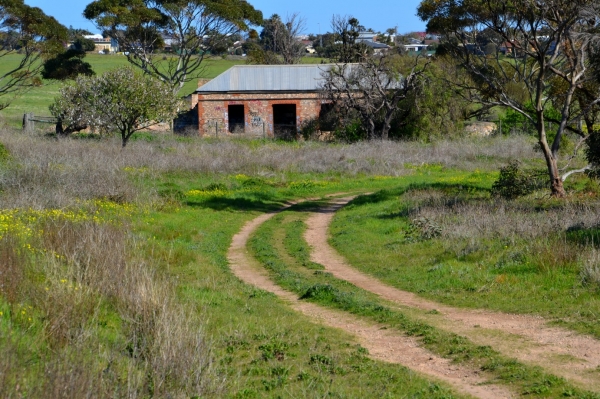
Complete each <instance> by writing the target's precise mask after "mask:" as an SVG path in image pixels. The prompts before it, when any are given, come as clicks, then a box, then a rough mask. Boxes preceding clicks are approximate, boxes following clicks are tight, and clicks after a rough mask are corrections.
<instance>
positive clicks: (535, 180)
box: [492, 160, 544, 199]
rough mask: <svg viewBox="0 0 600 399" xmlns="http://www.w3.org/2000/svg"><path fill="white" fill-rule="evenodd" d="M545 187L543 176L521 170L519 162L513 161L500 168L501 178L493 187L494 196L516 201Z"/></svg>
mask: <svg viewBox="0 0 600 399" xmlns="http://www.w3.org/2000/svg"><path fill="white" fill-rule="evenodd" d="M542 187H544V180H543V178H542V176H541V174H539V173H536V172H533V171H524V170H523V169H521V163H520V162H519V161H518V160H512V161H511V162H510V163H509V164H508V165H506V166H504V167H502V168H500V176H499V177H498V180H496V181H495V182H494V184H493V185H492V195H494V196H497V197H502V198H505V199H515V198H518V197H522V196H525V195H527V194H530V193H532V192H533V191H535V190H537V189H539V188H542Z"/></svg>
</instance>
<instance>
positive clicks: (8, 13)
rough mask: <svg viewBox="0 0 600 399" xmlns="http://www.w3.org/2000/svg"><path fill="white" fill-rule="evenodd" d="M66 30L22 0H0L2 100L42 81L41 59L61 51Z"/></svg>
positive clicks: (0, 79)
mask: <svg viewBox="0 0 600 399" xmlns="http://www.w3.org/2000/svg"><path fill="white" fill-rule="evenodd" d="M67 36H68V35H67V29H66V28H65V27H64V26H62V25H61V24H60V23H58V21H56V19H54V18H52V17H50V16H47V15H46V14H44V13H43V12H42V10H41V9H39V8H37V7H30V6H28V5H26V4H24V3H23V0H0V63H2V64H3V65H4V66H5V67H4V68H2V72H0V96H4V98H5V100H4V101H3V102H2V103H0V109H3V108H6V107H7V106H8V105H9V103H10V99H9V98H8V97H10V96H14V95H16V94H18V92H19V91H21V90H24V89H27V88H30V87H33V86H36V85H39V84H41V80H40V78H39V71H40V69H41V68H42V66H43V63H42V62H41V61H42V60H43V59H45V58H46V57H48V56H49V55H51V54H54V53H57V52H59V51H61V50H63V41H66V39H67Z"/></svg>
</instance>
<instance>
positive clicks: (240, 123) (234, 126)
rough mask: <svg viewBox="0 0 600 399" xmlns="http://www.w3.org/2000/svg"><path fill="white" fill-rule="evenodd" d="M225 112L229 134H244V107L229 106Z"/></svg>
mask: <svg viewBox="0 0 600 399" xmlns="http://www.w3.org/2000/svg"><path fill="white" fill-rule="evenodd" d="M227 111H228V113H229V133H244V125H245V117H244V106H243V105H230V106H229V108H228V110H227Z"/></svg>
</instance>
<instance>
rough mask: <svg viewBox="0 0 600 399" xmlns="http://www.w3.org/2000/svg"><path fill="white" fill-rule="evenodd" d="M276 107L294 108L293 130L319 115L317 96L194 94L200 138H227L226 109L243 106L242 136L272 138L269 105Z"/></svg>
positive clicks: (303, 94)
mask: <svg viewBox="0 0 600 399" xmlns="http://www.w3.org/2000/svg"><path fill="white" fill-rule="evenodd" d="M276 104H294V105H296V126H297V128H300V126H302V124H303V123H304V122H305V121H307V120H310V119H312V118H317V117H318V116H319V112H320V111H321V99H320V98H319V94H318V93H274V94H262V93H261V94H255V93H250V94H223V93H218V94H212V93H211V94H198V121H199V133H200V135H202V136H217V135H219V136H222V135H231V133H229V113H228V109H229V105H243V106H244V119H245V120H244V133H245V134H247V135H256V136H262V135H265V136H267V137H273V136H274V126H273V105H276Z"/></svg>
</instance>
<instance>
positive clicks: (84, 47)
mask: <svg viewBox="0 0 600 399" xmlns="http://www.w3.org/2000/svg"><path fill="white" fill-rule="evenodd" d="M73 47H74V48H75V50H78V51H94V50H96V43H94V41H93V40H92V39H86V38H85V37H83V36H80V37H78V38H76V39H75V40H74V41H73Z"/></svg>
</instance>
